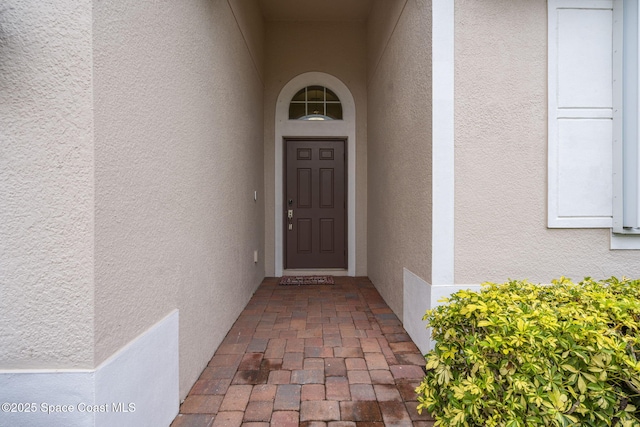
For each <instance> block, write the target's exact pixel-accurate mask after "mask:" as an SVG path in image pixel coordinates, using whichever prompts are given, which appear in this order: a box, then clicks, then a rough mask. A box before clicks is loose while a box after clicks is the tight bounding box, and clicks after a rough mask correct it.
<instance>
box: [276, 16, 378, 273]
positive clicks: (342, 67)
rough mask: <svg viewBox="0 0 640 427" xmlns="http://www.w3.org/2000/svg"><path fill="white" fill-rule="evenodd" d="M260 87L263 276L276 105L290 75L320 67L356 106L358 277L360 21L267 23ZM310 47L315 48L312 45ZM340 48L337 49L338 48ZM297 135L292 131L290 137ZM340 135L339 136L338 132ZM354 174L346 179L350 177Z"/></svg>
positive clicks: (362, 127)
mask: <svg viewBox="0 0 640 427" xmlns="http://www.w3.org/2000/svg"><path fill="white" fill-rule="evenodd" d="M265 25H266V51H265V58H266V62H265V91H264V102H265V104H264V108H265V110H264V111H265V115H264V168H265V224H266V234H265V242H266V245H265V253H266V261H265V262H266V275H267V276H273V275H274V274H275V267H274V265H275V253H274V251H275V234H274V232H275V230H274V226H273V224H274V222H275V206H274V200H275V188H274V185H273V183H274V182H275V164H274V163H275V160H274V159H275V141H274V134H275V106H276V101H277V99H278V95H279V93H280V91H281V90H282V88H283V87H284V85H285V84H287V83H288V82H289V81H290V80H291V79H292V78H294V77H296V76H298V75H300V74H302V73H305V72H309V71H321V72H324V73H327V74H331V75H332V76H334V77H336V78H338V79H339V80H341V81H342V82H343V83H344V84H345V85H346V86H347V87H348V88H349V90H350V91H351V94H352V95H353V98H354V100H355V104H356V177H355V179H356V207H355V209H356V275H366V272H367V255H366V247H367V235H366V234H367V233H366V230H367V229H366V224H367V212H366V211H367V207H366V206H367V160H366V159H367V124H366V123H367V122H366V120H367V113H366V110H367V104H366V86H365V80H366V50H365V46H366V30H365V23H364V22H286V21H277V22H266V24H265ZM310 46H312V47H313V48H310ZM338 47H339V48H338ZM291 136H295V135H291ZM337 136H341V135H337ZM352 178H353V177H349V179H352Z"/></svg>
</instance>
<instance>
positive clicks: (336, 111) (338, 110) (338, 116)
mask: <svg viewBox="0 0 640 427" xmlns="http://www.w3.org/2000/svg"><path fill="white" fill-rule="evenodd" d="M327 116H329V117H331V118H332V119H334V120H342V104H338V103H336V104H327Z"/></svg>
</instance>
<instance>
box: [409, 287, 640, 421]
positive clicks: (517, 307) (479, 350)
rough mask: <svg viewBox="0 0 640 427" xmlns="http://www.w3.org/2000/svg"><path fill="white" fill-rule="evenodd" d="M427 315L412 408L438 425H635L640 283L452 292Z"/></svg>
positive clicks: (639, 396) (639, 391)
mask: <svg viewBox="0 0 640 427" xmlns="http://www.w3.org/2000/svg"><path fill="white" fill-rule="evenodd" d="M446 302H447V304H446V305H442V306H439V307H437V308H435V309H433V310H429V311H427V314H425V316H424V318H423V319H424V320H427V321H428V324H429V326H431V327H432V328H433V338H434V340H435V341H436V346H435V348H434V349H433V350H432V351H431V352H429V353H428V354H427V355H426V356H425V358H426V363H427V365H426V368H427V373H426V377H425V379H424V381H423V382H422V384H421V385H420V386H419V387H418V388H417V389H416V392H417V393H418V400H419V402H420V403H419V405H418V410H419V411H420V412H421V411H422V410H427V411H428V412H429V413H430V414H431V415H433V416H434V418H435V419H436V423H435V425H437V426H438V425H439V426H482V427H485V426H489V427H491V426H507V427H512V426H522V427H525V426H526V427H529V426H569V425H572V426H573V425H579V426H614V425H616V426H640V413H639V410H638V409H637V408H640V362H638V359H639V356H640V333H639V329H640V280H635V281H631V280H627V279H623V280H618V279H615V278H611V279H608V280H605V281H601V282H597V281H594V280H591V279H590V278H586V279H585V280H584V281H582V282H580V283H579V284H574V283H572V282H571V281H570V280H568V279H565V278H561V279H559V280H554V281H553V283H552V284H551V285H549V286H542V285H534V284H531V283H528V282H521V281H511V282H508V283H504V284H492V283H487V284H484V286H483V289H482V290H481V292H479V293H477V292H471V291H459V292H457V293H456V294H454V295H452V296H451V298H449V299H447V300H446Z"/></svg>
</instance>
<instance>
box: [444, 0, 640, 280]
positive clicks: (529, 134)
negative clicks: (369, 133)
mask: <svg viewBox="0 0 640 427" xmlns="http://www.w3.org/2000/svg"><path fill="white" fill-rule="evenodd" d="M546 79H547V2H546V1H544V0H526V1H525V0H522V1H512V0H491V1H477V0H456V2H455V282H456V283H460V284H475V283H481V282H483V281H505V280H507V279H508V278H512V279H529V280H531V281H534V282H543V283H548V282H549V281H550V280H551V279H553V278H556V277H560V276H562V275H564V276H567V277H571V278H572V279H574V280H580V279H582V278H583V277H585V276H591V277H594V278H605V277H609V276H611V275H616V276H618V277H619V276H622V275H626V276H629V277H639V276H640V262H634V261H640V252H638V251H611V250H610V249H609V233H610V232H609V230H608V229H548V228H547V224H546V218H547V213H546V207H547V176H546V175H547V80H546Z"/></svg>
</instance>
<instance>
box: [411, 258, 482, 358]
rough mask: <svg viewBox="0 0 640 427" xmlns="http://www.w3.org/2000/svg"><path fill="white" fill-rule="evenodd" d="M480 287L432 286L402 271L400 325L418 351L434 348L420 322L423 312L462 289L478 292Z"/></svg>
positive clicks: (428, 330) (423, 325) (429, 335)
mask: <svg viewBox="0 0 640 427" xmlns="http://www.w3.org/2000/svg"><path fill="white" fill-rule="evenodd" d="M481 288H482V285H479V284H474V285H463V284H460V285H439V286H434V285H432V284H430V283H428V282H427V281H426V280H423V279H422V278H420V277H418V276H417V275H415V274H414V273H412V272H411V271H409V270H407V269H406V268H404V269H403V307H402V308H403V310H402V325H403V327H404V329H405V330H406V331H407V333H408V334H409V336H410V337H411V339H412V340H413V342H414V343H415V344H416V345H417V346H418V348H419V349H420V351H421V352H422V353H423V354H425V353H428V352H429V351H430V350H431V349H432V348H433V346H434V342H433V340H432V339H431V329H430V328H427V324H426V322H425V321H423V320H422V316H424V314H425V312H426V311H427V310H429V309H432V308H435V307H437V306H439V305H441V304H442V303H441V302H440V300H442V298H446V297H449V296H451V294H454V293H456V292H458V291H459V290H462V289H468V290H471V291H476V292H477V291H479V290H480V289H481Z"/></svg>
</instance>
